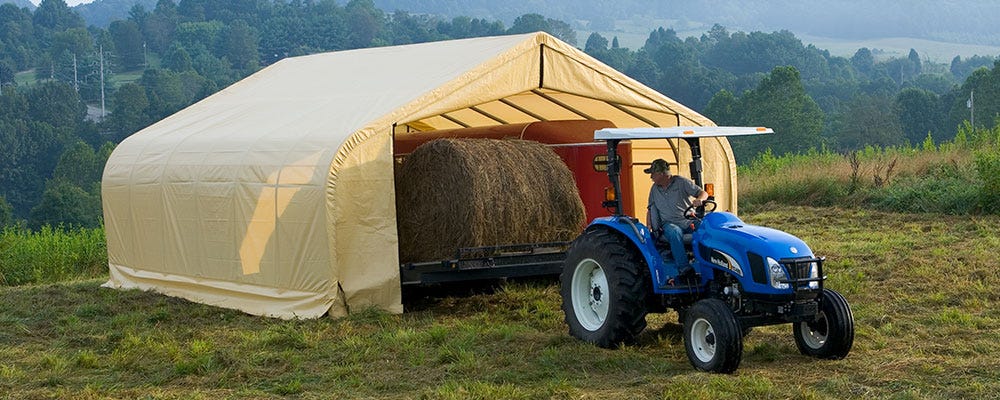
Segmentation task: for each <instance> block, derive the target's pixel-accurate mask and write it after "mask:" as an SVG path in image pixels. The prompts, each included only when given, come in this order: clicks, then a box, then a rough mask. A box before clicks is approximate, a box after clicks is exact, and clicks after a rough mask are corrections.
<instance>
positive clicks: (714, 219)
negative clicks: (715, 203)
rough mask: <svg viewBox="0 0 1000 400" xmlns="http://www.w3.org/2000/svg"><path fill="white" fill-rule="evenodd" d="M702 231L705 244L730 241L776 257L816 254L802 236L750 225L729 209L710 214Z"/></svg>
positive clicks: (739, 247) (734, 245) (733, 245)
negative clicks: (798, 236)
mask: <svg viewBox="0 0 1000 400" xmlns="http://www.w3.org/2000/svg"><path fill="white" fill-rule="evenodd" d="M698 232H700V233H701V235H702V238H701V239H702V243H706V242H718V243H726V244H728V245H729V246H726V247H730V246H731V248H733V249H746V250H747V251H752V252H754V253H757V254H759V255H761V256H764V257H771V258H773V259H775V260H780V259H782V258H802V257H812V256H813V253H812V250H811V249H809V246H807V245H806V243H805V242H803V241H802V240H801V239H799V238H797V237H795V236H792V235H790V234H788V233H785V232H782V231H779V230H777V229H772V228H766V227H763V226H757V225H749V224H747V223H745V222H743V220H741V219H739V217H737V216H735V215H733V214H731V213H727V212H713V213H709V214H708V215H706V216H705V218H704V219H703V220H702V223H701V226H700V227H699V228H698Z"/></svg>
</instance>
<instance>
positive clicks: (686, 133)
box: [681, 131, 694, 135]
mask: <svg viewBox="0 0 1000 400" xmlns="http://www.w3.org/2000/svg"><path fill="white" fill-rule="evenodd" d="M681 133H683V134H685V135H694V131H684V132H681Z"/></svg>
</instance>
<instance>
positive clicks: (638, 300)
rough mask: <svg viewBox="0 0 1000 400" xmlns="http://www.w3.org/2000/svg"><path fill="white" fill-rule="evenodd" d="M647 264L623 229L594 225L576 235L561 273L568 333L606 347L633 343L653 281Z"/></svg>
mask: <svg viewBox="0 0 1000 400" xmlns="http://www.w3.org/2000/svg"><path fill="white" fill-rule="evenodd" d="M643 268H645V262H644V261H643V259H642V258H641V257H640V256H639V254H637V252H636V251H635V249H634V248H632V247H631V246H630V245H629V244H628V243H627V242H626V239H625V238H624V237H623V236H622V235H620V234H618V233H615V232H611V231H609V230H606V229H598V230H592V231H588V232H585V233H584V234H583V235H581V236H580V237H579V238H577V239H576V240H575V241H573V244H572V246H571V247H570V249H569V251H568V252H567V253H566V261H565V264H564V266H563V272H562V275H560V277H559V279H560V285H561V287H560V293H561V295H562V309H563V313H565V315H566V324H567V325H569V334H570V335H572V336H573V337H576V338H578V339H580V340H583V341H586V342H590V343H593V344H596V345H598V346H600V347H604V348H613V347H617V346H619V345H621V344H623V343H633V342H634V341H635V338H636V336H637V335H638V334H639V332H642V330H643V329H645V328H646V291H647V290H649V287H651V286H650V285H651V284H650V283H649V282H648V281H649V279H648V278H646V276H647V275H646V274H644V273H643V272H644V270H643Z"/></svg>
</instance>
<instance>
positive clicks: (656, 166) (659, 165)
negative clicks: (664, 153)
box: [642, 158, 670, 174]
mask: <svg viewBox="0 0 1000 400" xmlns="http://www.w3.org/2000/svg"><path fill="white" fill-rule="evenodd" d="M642 172H645V173H647V174H652V173H654V172H670V165H668V164H667V160H664V159H662V158H657V159H655V160H653V164H652V165H650V166H649V168H646V169H644V170H642Z"/></svg>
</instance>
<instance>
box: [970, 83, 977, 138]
mask: <svg viewBox="0 0 1000 400" xmlns="http://www.w3.org/2000/svg"><path fill="white" fill-rule="evenodd" d="M969 123H970V124H971V125H972V128H973V129H975V128H976V89H972V90H971V91H969Z"/></svg>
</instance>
